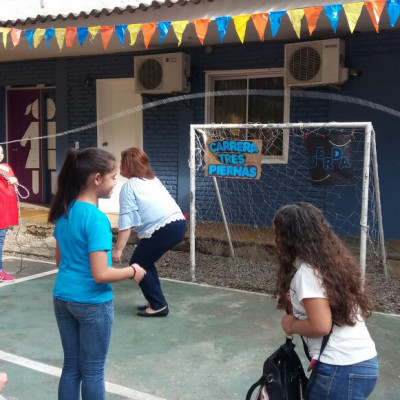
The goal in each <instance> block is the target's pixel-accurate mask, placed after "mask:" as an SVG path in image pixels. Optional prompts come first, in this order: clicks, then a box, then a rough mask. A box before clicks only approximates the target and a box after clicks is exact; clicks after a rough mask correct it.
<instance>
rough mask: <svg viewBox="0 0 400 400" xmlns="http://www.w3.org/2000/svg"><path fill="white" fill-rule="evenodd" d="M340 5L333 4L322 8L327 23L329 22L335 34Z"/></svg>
mask: <svg viewBox="0 0 400 400" xmlns="http://www.w3.org/2000/svg"><path fill="white" fill-rule="evenodd" d="M342 8H343V5H342V4H334V5H331V6H324V11H325V14H326V16H327V17H328V19H329V21H330V22H331V25H332V28H333V31H334V32H335V33H336V28H337V25H338V22H339V17H340V12H341V11H342Z"/></svg>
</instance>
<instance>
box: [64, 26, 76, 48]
mask: <svg viewBox="0 0 400 400" xmlns="http://www.w3.org/2000/svg"><path fill="white" fill-rule="evenodd" d="M76 32H77V29H76V27H75V26H70V27H68V28H67V30H66V32H65V44H66V45H67V47H72V46H73V45H74V40H75V37H76Z"/></svg>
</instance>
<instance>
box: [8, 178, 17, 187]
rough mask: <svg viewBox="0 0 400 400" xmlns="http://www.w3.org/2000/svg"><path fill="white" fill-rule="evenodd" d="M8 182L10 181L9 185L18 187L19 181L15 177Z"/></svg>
mask: <svg viewBox="0 0 400 400" xmlns="http://www.w3.org/2000/svg"><path fill="white" fill-rule="evenodd" d="M7 181H8V184H9V185H16V184H17V183H18V179H17V178H15V177H13V176H11V177H10V178H8V179H7Z"/></svg>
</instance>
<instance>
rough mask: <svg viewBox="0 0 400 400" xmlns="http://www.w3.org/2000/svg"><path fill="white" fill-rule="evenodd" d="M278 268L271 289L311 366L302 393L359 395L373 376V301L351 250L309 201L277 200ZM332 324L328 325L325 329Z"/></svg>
mask: <svg viewBox="0 0 400 400" xmlns="http://www.w3.org/2000/svg"><path fill="white" fill-rule="evenodd" d="M273 228H274V234H275V244H276V250H277V254H278V259H279V271H278V279H277V287H276V292H275V295H276V297H277V298H278V306H279V308H283V309H285V310H286V311H287V312H288V315H286V316H284V317H283V318H282V327H283V330H284V331H285V332H286V334H288V335H293V334H299V335H301V336H303V338H304V340H305V342H306V344H307V346H308V350H309V353H310V356H311V358H312V359H313V361H312V362H311V364H310V365H314V364H315V363H316V360H317V359H318V357H319V355H320V349H321V343H322V338H323V337H324V336H325V335H328V334H329V332H331V334H330V337H329V340H328V343H327V345H326V347H325V349H324V351H323V353H322V355H321V357H320V361H319V363H318V370H317V374H316V377H315V380H314V382H313V383H312V385H311V387H310V389H309V400H324V399H329V400H336V399H337V400H355V399H357V400H361V399H365V398H367V397H368V396H369V394H370V393H371V392H372V390H373V389H374V387H375V385H376V382H377V378H378V361H377V357H376V355H377V353H376V349H375V344H374V342H373V340H372V339H371V337H370V335H369V332H368V329H367V327H366V325H365V322H364V318H366V317H367V316H368V315H369V314H370V313H371V310H372V304H371V301H370V300H369V298H368V296H367V294H366V293H365V291H364V290H363V285H362V280H361V273H360V267H359V264H358V262H357V260H356V259H355V257H354V256H353V255H352V254H351V253H350V251H349V250H348V249H347V248H346V247H345V246H344V244H343V243H342V242H341V240H340V239H339V238H338V236H337V235H336V234H335V233H334V232H333V230H332V228H331V226H330V225H329V223H328V222H327V221H326V220H325V218H324V216H323V214H322V213H321V211H319V210H318V209H317V208H316V207H314V206H313V205H311V204H308V203H296V204H290V205H286V206H284V207H282V208H281V209H280V210H279V211H278V212H277V213H276V215H275V218H274V221H273ZM331 329H332V331H331Z"/></svg>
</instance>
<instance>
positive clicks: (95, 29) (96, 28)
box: [88, 26, 100, 41]
mask: <svg viewBox="0 0 400 400" xmlns="http://www.w3.org/2000/svg"><path fill="white" fill-rule="evenodd" d="M99 29H100V26H89V27H88V31H89V33H90V36H91V37H92V38H91V39H90V40H91V41H93V40H94V38H95V37H96V35H97V32H98V31H99Z"/></svg>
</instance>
